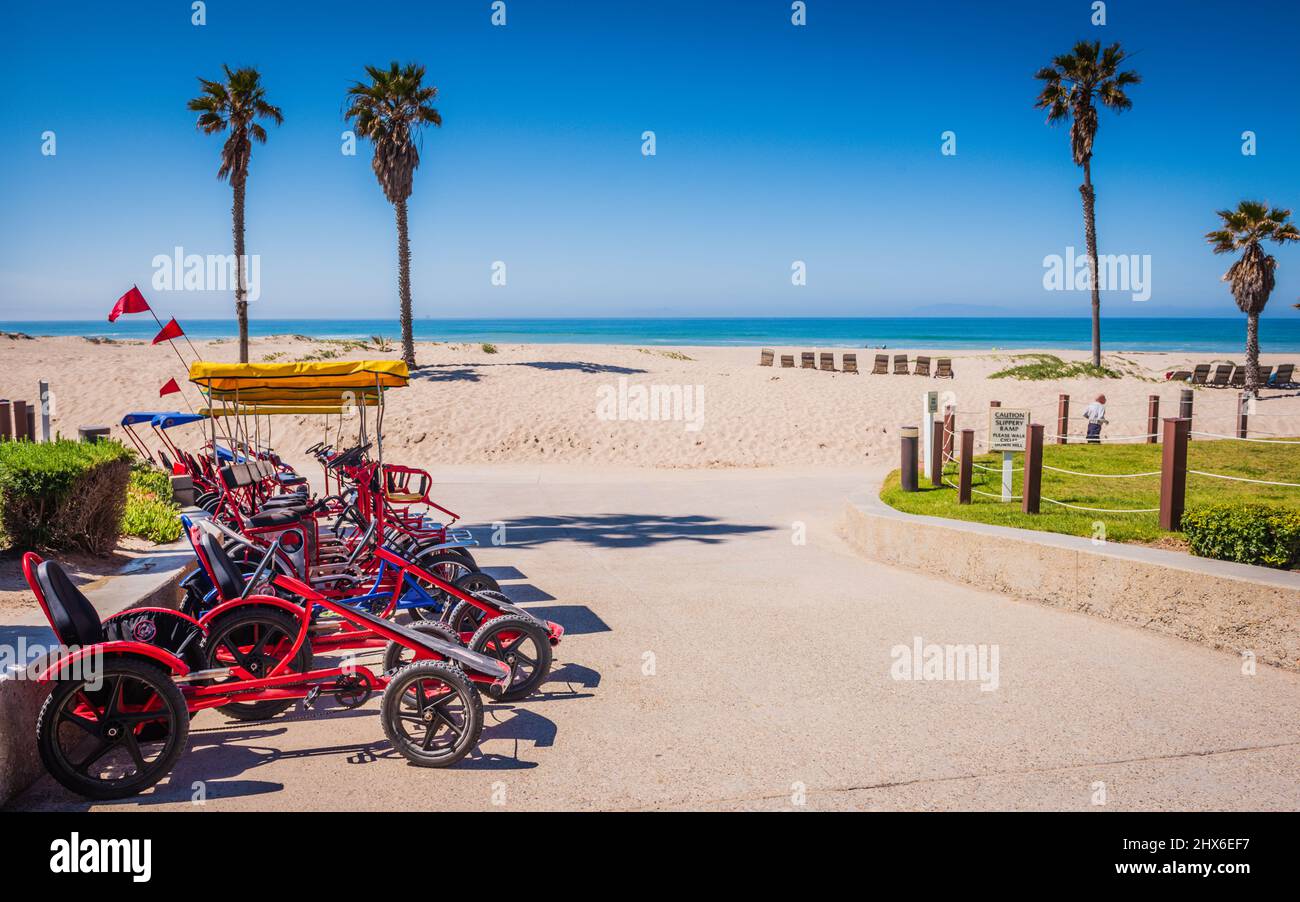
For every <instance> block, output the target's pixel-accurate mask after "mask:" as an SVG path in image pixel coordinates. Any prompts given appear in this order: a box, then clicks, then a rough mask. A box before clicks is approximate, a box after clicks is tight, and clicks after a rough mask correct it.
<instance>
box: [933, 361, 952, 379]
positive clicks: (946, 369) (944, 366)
mask: <svg viewBox="0 0 1300 902" xmlns="http://www.w3.org/2000/svg"><path fill="white" fill-rule="evenodd" d="M936 363H937V364H938V367H939V368H938V369H937V370H935V371H934V378H936V379H953V378H956V377H955V376H953V372H952V358H951V357H940V358H939V359H938V360H937V361H936Z"/></svg>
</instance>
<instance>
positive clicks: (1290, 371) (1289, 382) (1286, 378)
mask: <svg viewBox="0 0 1300 902" xmlns="http://www.w3.org/2000/svg"><path fill="white" fill-rule="evenodd" d="M844 356H845V358H847V357H848V355H847V354H846V355H844ZM844 368H845V370H847V369H848V362H847V360H846V362H845V364H844ZM1295 385H1296V381H1295V364H1294V363H1284V364H1282V365H1281V366H1279V367H1278V368H1277V375H1276V376H1275V377H1274V378H1273V386H1272V387H1273V388H1295Z"/></svg>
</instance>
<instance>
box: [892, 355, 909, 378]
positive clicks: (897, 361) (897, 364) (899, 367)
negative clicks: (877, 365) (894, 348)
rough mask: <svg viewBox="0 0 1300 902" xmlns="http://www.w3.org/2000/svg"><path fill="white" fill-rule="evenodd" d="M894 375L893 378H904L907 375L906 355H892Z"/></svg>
mask: <svg viewBox="0 0 1300 902" xmlns="http://www.w3.org/2000/svg"><path fill="white" fill-rule="evenodd" d="M894 375H895V376H906V375H907V355H906V354H895V355H894Z"/></svg>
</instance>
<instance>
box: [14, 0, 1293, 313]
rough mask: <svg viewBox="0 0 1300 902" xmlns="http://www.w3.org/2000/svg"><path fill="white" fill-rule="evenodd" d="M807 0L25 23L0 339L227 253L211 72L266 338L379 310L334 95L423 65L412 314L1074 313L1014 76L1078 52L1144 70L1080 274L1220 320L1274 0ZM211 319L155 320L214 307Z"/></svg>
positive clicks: (1073, 238) (133, 9)
mask: <svg viewBox="0 0 1300 902" xmlns="http://www.w3.org/2000/svg"><path fill="white" fill-rule="evenodd" d="M808 7H809V9H808V24H807V26H806V27H803V28H797V27H794V26H792V25H791V24H790V2H789V0H721V2H718V0H714V2H705V0H656V2H653V3H652V2H649V0H645V2H611V0H602V2H585V0H582V2H579V0H507V8H508V25H507V26H506V27H504V28H502V27H493V26H492V25H491V24H490V21H489V15H490V3H489V0H422V2H411V3H391V4H369V5H366V4H357V3H342V2H313V3H294V2H283V3H270V2H260V3H259V2H228V0H210V2H209V3H208V8H207V18H208V22H207V25H206V26H203V27H194V26H192V25H191V24H190V11H189V4H188V3H187V2H180V0H169V2H160V0H146V2H131V3H84V2H66V3H51V2H47V0H42V2H32V0H14V2H10V3H9V4H7V6H6V19H7V20H8V21H7V22H6V31H7V37H6V41H5V43H6V45H7V46H6V47H5V52H4V53H3V54H2V55H0V77H3V80H4V83H5V84H6V85H8V86H9V87H8V89H7V90H6V99H5V115H4V116H3V117H2V118H0V130H2V134H3V140H0V179H3V189H4V197H5V202H4V216H3V235H2V236H0V238H2V240H0V319H36V318H92V317H93V318H99V317H101V316H103V315H104V313H105V312H106V310H107V307H108V306H109V305H110V304H111V302H112V301H113V299H115V297H116V295H117V294H118V293H119V292H120V291H122V290H124V289H125V287H127V286H129V285H130V284H131V283H132V282H138V283H140V284H141V285H142V286H146V285H147V284H148V282H149V279H150V276H151V272H152V270H151V261H152V259H153V257H154V255H156V254H164V253H170V252H171V249H172V248H173V247H174V246H176V245H181V246H183V247H184V248H185V250H186V251H187V252H190V253H200V254H208V253H229V252H230V242H231V238H230V200H231V196H230V194H231V193H230V189H229V187H228V186H227V185H226V184H224V183H220V182H218V181H217V180H216V178H215V171H216V168H217V157H218V151H219V147H220V143H221V139H220V138H217V137H212V136H205V135H202V134H200V133H198V132H197V131H196V130H195V128H194V117H193V114H191V113H189V112H188V111H187V110H186V109H185V103H186V100H187V99H188V98H190V97H192V96H194V95H195V94H196V93H197V82H196V80H195V77H196V76H198V75H204V76H209V77H215V76H216V75H218V73H219V72H220V67H221V64H222V63H230V64H231V65H255V66H257V67H259V68H260V69H261V71H262V73H263V78H264V81H265V84H266V87H267V89H268V91H269V95H270V99H271V100H272V101H273V102H275V103H277V104H279V105H280V106H281V107H282V108H283V110H284V114H285V123H284V125H283V126H282V127H280V128H278V129H273V130H272V132H271V136H270V141H269V143H268V144H266V145H264V146H262V145H259V146H256V147H255V150H254V154H253V161H252V169H251V177H250V181H249V195H248V231H247V234H248V242H249V251H250V252H252V253H258V254H260V255H261V257H262V298H261V300H260V301H258V302H257V303H256V304H254V305H253V311H252V315H253V316H254V317H264V318H283V317H298V316H304V317H312V316H328V317H349V316H353V317H356V316H366V317H384V316H395V315H396V307H397V301H396V287H395V284H396V275H395V266H396V264H395V260H396V251H395V229H394V223H393V212H392V207H391V206H390V205H389V204H388V203H387V202H386V201H385V200H384V197H383V194H382V192H381V191H380V189H379V187H378V185H377V184H376V182H375V180H374V176H373V174H372V173H371V170H370V162H369V146H368V145H366V144H364V143H362V144H361V146H360V149H359V152H358V154H357V156H355V157H348V156H344V155H343V154H341V153H340V133H341V132H342V131H343V129H344V127H345V126H344V123H343V121H342V119H341V109H342V104H343V96H344V91H345V88H346V87H347V85H348V84H349V83H350V81H351V80H353V79H355V78H357V77H360V76H361V75H362V74H363V73H362V65H363V64H366V63H386V62H387V61H389V60H391V59H399V60H403V61H406V60H416V61H419V62H422V63H424V64H425V65H426V66H427V68H428V72H429V78H430V80H431V81H432V82H433V83H435V84H436V85H437V86H438V88H439V93H440V96H439V101H438V106H439V109H440V110H441V112H442V116H443V120H444V125H443V127H442V128H441V129H440V130H431V131H430V132H429V133H428V134H427V135H426V137H425V139H424V145H423V163H422V165H421V167H420V170H419V172H418V173H417V174H416V182H415V194H414V196H413V198H412V201H411V234H412V251H413V267H414V268H413V283H414V296H415V306H416V314H417V316H434V317H439V316H462V317H463V316H479V317H491V316H548V315H557V316H643V315H669V316H671V315H696V314H698V315H736V316H748V315H756V316H762V315H791V314H809V315H814V314H815V315H872V314H891V315H897V314H902V313H906V312H908V311H909V310H916V309H923V308H925V307H926V306H928V305H935V304H954V303H960V304H975V305H992V306H998V307H1004V308H1007V309H1008V310H1009V311H1012V312H1017V313H1029V314H1039V313H1041V314H1052V315H1059V314H1071V313H1075V314H1079V315H1083V314H1085V313H1086V310H1087V298H1086V295H1085V294H1084V293H1060V292H1047V291H1044V290H1043V288H1042V275H1043V268H1042V260H1043V257H1044V255H1046V254H1052V253H1063V252H1064V249H1065V248H1066V247H1067V246H1070V245H1072V246H1074V247H1076V248H1079V249H1080V251H1081V249H1082V247H1083V234H1082V233H1083V229H1082V217H1081V214H1080V208H1079V195H1078V191H1077V186H1078V184H1079V180H1080V174H1079V170H1078V169H1076V168H1075V167H1074V166H1073V164H1072V162H1071V160H1070V157H1069V148H1068V133H1067V131H1066V130H1065V129H1063V128H1056V129H1052V128H1048V127H1047V126H1046V125H1044V123H1043V115H1042V113H1041V112H1039V111H1038V110H1035V109H1034V108H1033V100H1034V96H1035V94H1036V91H1037V88H1038V84H1037V82H1035V81H1034V79H1033V78H1032V75H1033V73H1034V71H1035V70H1036V69H1037V68H1038V67H1039V66H1041V65H1044V64H1046V63H1047V62H1048V61H1049V60H1050V58H1051V57H1052V56H1053V55H1054V54H1057V53H1060V52H1064V51H1065V50H1067V49H1068V48H1069V47H1070V46H1071V45H1072V43H1073V42H1074V41H1075V40H1078V39H1081V38H1089V39H1092V38H1099V39H1101V40H1102V41H1103V42H1110V41H1114V40H1119V41H1121V42H1122V43H1123V45H1124V46H1125V48H1127V49H1128V50H1129V51H1130V52H1133V53H1134V58H1133V66H1134V67H1135V68H1137V69H1139V70H1140V72H1141V73H1142V75H1143V78H1144V83H1143V84H1142V85H1139V86H1137V87H1135V88H1133V89H1132V98H1133V102H1134V108H1133V110H1132V111H1130V112H1128V113H1125V114H1123V115H1122V116H1119V117H1116V116H1115V115H1113V114H1111V113H1108V112H1103V113H1102V119H1101V127H1100V132H1099V134H1098V138H1097V145H1096V159H1095V161H1094V173H1093V174H1094V179H1095V182H1096V185H1097V194H1098V230H1099V235H1100V242H1101V250H1102V252H1103V253H1126V254H1150V255H1151V257H1152V266H1153V272H1152V286H1153V295H1152V298H1151V300H1150V301H1148V302H1147V303H1146V304H1138V303H1134V302H1132V300H1131V299H1130V298H1129V297H1128V295H1127V294H1120V295H1111V296H1106V297H1105V298H1104V300H1103V303H1104V305H1105V309H1106V312H1107V313H1108V314H1110V315H1126V314H1138V315H1141V314H1164V313H1168V312H1175V311H1176V312H1181V313H1187V312H1191V313H1194V314H1198V315H1204V314H1209V313H1223V314H1234V313H1235V307H1234V306H1233V305H1232V301H1231V299H1230V297H1229V295H1228V293H1227V289H1226V286H1225V285H1223V284H1222V283H1221V282H1220V281H1219V276H1220V275H1221V273H1222V272H1223V271H1224V269H1226V267H1227V265H1228V261H1227V260H1226V259H1225V258H1216V257H1215V256H1214V255H1212V254H1211V253H1210V252H1209V249H1208V246H1207V245H1206V244H1205V241H1204V239H1203V237H1202V236H1203V233H1204V232H1205V231H1207V230H1208V229H1210V228H1211V227H1213V226H1214V225H1215V223H1216V219H1215V217H1214V210H1215V209H1217V208H1220V207H1223V206H1227V205H1231V204H1235V202H1236V201H1237V200H1239V199H1241V198H1246V197H1258V198H1261V199H1266V200H1268V201H1270V202H1271V203H1274V204H1277V205H1282V206H1286V207H1291V208H1296V209H1297V211H1298V212H1300V89H1298V88H1297V82H1296V72H1297V65H1296V47H1297V44H1298V42H1300V4H1298V3H1296V2H1294V0H1285V2H1283V0H1275V2H1251V3H1242V2H1240V0H1233V2H1226V0H1196V2H1189V0H1177V2H1174V0H1170V2H1160V0H1144V2H1135V0H1112V2H1110V3H1109V4H1108V20H1109V22H1108V24H1107V25H1106V26H1105V27H1100V28H1099V27H1094V26H1092V25H1090V24H1089V14H1090V3H1089V2H1087V0H1069V2H1060V0H1006V2H997V3H977V2H967V0H950V2H947V3H924V4H921V3H897V4H884V3H875V2H871V3H868V2H856V0H808ZM647 129H651V130H654V131H655V132H656V134H657V140H658V155H657V156H655V157H652V158H645V157H643V156H642V155H641V133H642V132H643V131H644V130H647ZM1247 129H1250V130H1253V131H1255V132H1256V133H1257V134H1258V155H1257V156H1254V157H1248V156H1243V155H1242V154H1241V152H1240V146H1241V140H1240V135H1241V133H1242V131H1244V130H1247ZM46 130H52V131H54V132H55V133H56V134H57V141H58V145H57V146H58V153H57V156H55V157H46V156H42V155H41V153H40V148H41V134H42V132H44V131H46ZM945 130H952V131H954V132H955V133H956V135H957V149H958V153H957V155H956V156H955V157H945V156H942V155H941V154H940V152H939V151H940V135H941V133H942V132H943V131H945ZM1278 255H1279V262H1280V269H1279V277H1278V285H1277V290H1276V292H1275V294H1274V297H1273V301H1272V304H1271V308H1270V312H1271V313H1273V314H1274V315H1279V316H1281V315H1285V316H1296V315H1300V312H1297V311H1295V310H1293V309H1291V304H1293V303H1295V302H1296V300H1297V296H1298V295H1300V248H1288V249H1283V250H1281V251H1279V252H1278ZM495 260H503V261H505V262H506V264H507V266H508V278H509V283H508V285H507V287H505V288H497V287H493V286H491V284H490V282H489V275H490V267H491V264H492V262H493V261H495ZM793 260H804V261H806V263H807V266H808V285H807V286H806V287H804V288H795V287H793V286H791V285H790V264H791V261H793ZM230 298H231V296H230V295H229V294H219V293H214V292H205V293H185V292H174V293H169V294H167V295H166V296H164V297H161V298H159V299H158V301H157V306H159V307H160V308H162V309H166V310H167V311H168V312H174V313H176V314H178V315H181V316H189V317H224V316H228V315H229V312H230V309H231V300H230Z"/></svg>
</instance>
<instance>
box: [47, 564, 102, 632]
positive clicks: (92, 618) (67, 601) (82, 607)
mask: <svg viewBox="0 0 1300 902" xmlns="http://www.w3.org/2000/svg"><path fill="white" fill-rule="evenodd" d="M36 582H37V583H38V584H39V585H40V589H41V595H42V597H44V599H45V609H46V611H48V613H49V615H50V626H52V627H53V628H54V634H55V635H56V636H58V637H59V641H60V642H62V643H63V644H64V645H78V646H82V647H85V646H88V645H94V644H96V643H98V642H103V641H104V625H103V623H101V622H100V619H99V612H98V611H96V610H95V606H94V605H92V604H91V603H90V599H88V598H86V596H85V595H82V594H81V590H80V589H78V588H77V587H76V586H75V585H73V584H72V580H71V579H69V578H68V574H67V573H66V572H65V571H64V569H63V568H62V567H60V566H59V564H58V563H57V562H56V561H42V562H41V563H40V564H38V565H37V567H36Z"/></svg>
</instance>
